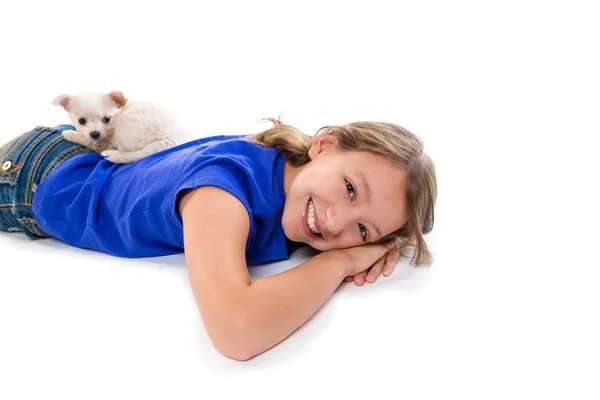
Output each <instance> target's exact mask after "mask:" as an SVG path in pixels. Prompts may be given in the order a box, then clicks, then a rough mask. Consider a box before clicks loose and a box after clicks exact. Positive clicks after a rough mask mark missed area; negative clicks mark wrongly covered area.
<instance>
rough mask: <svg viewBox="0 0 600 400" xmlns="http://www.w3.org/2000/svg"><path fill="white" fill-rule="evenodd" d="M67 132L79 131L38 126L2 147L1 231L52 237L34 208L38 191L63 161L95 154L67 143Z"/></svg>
mask: <svg viewBox="0 0 600 400" xmlns="http://www.w3.org/2000/svg"><path fill="white" fill-rule="evenodd" d="M67 129H75V128H74V127H72V126H70V125H60V126H57V127H55V128H50V127H45V126H38V127H36V128H34V129H33V130H31V131H29V132H26V133H24V134H22V135H20V136H17V137H16V138H14V139H13V140H11V141H10V142H8V143H7V144H5V145H3V146H1V147H0V230H5V231H23V232H24V233H25V234H26V235H27V236H29V237H32V238H39V237H49V236H48V235H47V234H46V233H45V232H43V231H42V230H41V229H40V227H39V226H38V224H37V222H36V221H35V217H34V215H33V212H32V209H31V204H32V202H33V196H34V193H35V190H36V188H37V187H38V185H39V184H40V182H42V180H44V178H46V176H48V174H49V173H51V172H52V171H54V169H55V168H56V167H57V166H58V165H60V163H62V162H63V161H65V160H68V159H69V158H71V157H73V156H75V155H78V154H83V153H93V151H92V150H90V149H88V148H87V147H84V146H81V145H79V144H76V143H71V142H69V141H67V140H65V139H64V138H63V137H62V135H61V133H62V132H63V131H64V130H67Z"/></svg>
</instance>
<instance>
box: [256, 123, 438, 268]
mask: <svg viewBox="0 0 600 400" xmlns="http://www.w3.org/2000/svg"><path fill="white" fill-rule="evenodd" d="M265 120H269V121H271V122H272V123H273V125H274V126H273V127H272V128H270V129H267V130H265V131H263V132H261V133H258V134H256V135H253V136H251V138H250V140H251V141H252V142H254V143H256V144H258V145H261V146H263V147H272V148H276V149H278V150H279V151H280V152H281V153H282V154H283V155H284V156H285V158H286V160H287V161H288V162H289V163H290V164H292V165H293V166H294V167H298V166H301V165H304V164H307V163H308V162H309V161H310V158H309V156H308V150H309V149H310V146H311V144H312V142H313V140H314V139H315V137H316V136H318V135H320V134H322V133H324V132H329V131H331V132H332V133H333V134H334V135H335V136H336V137H337V140H338V145H339V147H340V149H342V150H353V151H366V152H370V153H373V154H377V155H381V156H383V157H385V158H386V159H387V160H389V161H392V162H393V163H394V164H396V165H398V166H399V167H401V168H402V169H403V170H405V171H406V172H407V173H408V177H407V187H406V199H407V211H408V216H409V218H408V222H407V223H406V224H405V225H404V226H402V227H401V228H400V229H398V230H396V231H395V232H392V233H391V234H389V235H387V236H385V237H383V238H381V239H380V242H385V241H387V240H391V239H394V238H401V239H402V241H401V248H400V254H402V255H403V256H405V255H404V251H405V250H406V249H408V247H413V248H414V253H413V256H412V259H411V262H410V263H411V264H414V265H421V264H429V263H430V262H431V254H430V252H429V250H428V249H427V244H426V243H425V240H424V239H423V236H424V235H425V234H427V233H429V232H430V231H431V230H432V229H433V222H434V206H435V202H436V199H437V180H436V174H435V166H434V164H433V161H432V160H431V158H430V157H429V156H428V155H427V154H425V153H424V152H423V142H422V141H421V139H420V138H419V137H417V136H416V135H415V134H414V133H412V132H410V131H408V130H406V129H404V128H402V127H400V126H398V125H395V124H391V123H387V122H353V123H349V124H346V125H332V126H324V127H322V128H320V129H319V130H318V131H317V132H316V134H315V136H309V135H306V134H304V133H302V132H300V131H299V130H298V129H296V128H294V127H293V126H290V125H286V124H283V123H282V122H281V121H280V120H279V119H273V118H266V119H265ZM405 257H406V256H405Z"/></svg>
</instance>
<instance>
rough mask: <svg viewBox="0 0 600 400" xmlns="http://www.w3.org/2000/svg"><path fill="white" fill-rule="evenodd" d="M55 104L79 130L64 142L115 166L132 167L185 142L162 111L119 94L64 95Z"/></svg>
mask: <svg viewBox="0 0 600 400" xmlns="http://www.w3.org/2000/svg"><path fill="white" fill-rule="evenodd" d="M52 103H53V104H54V105H60V106H62V107H63V108H64V109H65V110H66V111H67V112H68V113H69V118H70V119H71V121H72V122H73V126H75V127H76V128H77V130H76V131H73V130H66V131H64V132H63V133H62V135H63V137H64V138H65V139H67V140H68V141H70V142H74V143H77V144H81V145H83V146H86V147H88V148H90V149H92V150H94V151H96V152H97V153H100V154H102V155H103V156H105V157H107V159H108V160H109V161H111V162H113V163H122V164H126V163H131V162H134V161H137V160H139V159H141V158H144V157H147V156H149V155H151V154H154V153H158V152H159V151H163V150H166V149H169V148H171V147H174V146H177V145H179V144H181V143H183V142H184V141H185V135H184V134H183V132H182V131H181V130H180V129H179V128H178V127H177V126H176V124H175V123H174V121H173V120H172V118H171V117H170V116H169V115H167V114H166V113H165V112H164V111H163V110H161V109H160V108H158V107H157V106H155V105H152V104H147V103H139V102H137V101H136V102H133V101H130V100H127V99H126V98H125V96H124V95H123V93H121V92H119V91H114V92H110V93H108V94H101V93H94V92H84V93H81V94H78V95H76V96H71V95H66V94H63V95H60V96H57V97H56V98H54V100H53V101H52Z"/></svg>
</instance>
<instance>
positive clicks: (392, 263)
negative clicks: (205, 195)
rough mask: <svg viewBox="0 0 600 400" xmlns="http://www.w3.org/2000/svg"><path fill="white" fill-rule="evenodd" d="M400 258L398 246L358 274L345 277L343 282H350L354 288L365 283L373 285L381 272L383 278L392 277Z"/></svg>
mask: <svg viewBox="0 0 600 400" xmlns="http://www.w3.org/2000/svg"><path fill="white" fill-rule="evenodd" d="M399 258H400V247H399V245H395V246H394V247H392V248H391V249H390V250H388V251H387V252H386V253H385V254H384V255H383V257H381V258H380V259H379V260H377V262H376V263H375V264H373V266H372V267H371V268H369V269H367V270H365V271H362V272H359V273H358V274H355V275H353V276H352V275H350V276H347V277H346V278H345V279H344V281H345V282H352V281H354V284H355V285H356V286H362V285H364V284H365V282H368V283H374V282H375V281H376V280H377V278H378V277H379V275H380V274H381V272H382V271H383V276H385V277H388V276H390V275H392V273H393V272H394V268H396V263H397V262H398V259H399Z"/></svg>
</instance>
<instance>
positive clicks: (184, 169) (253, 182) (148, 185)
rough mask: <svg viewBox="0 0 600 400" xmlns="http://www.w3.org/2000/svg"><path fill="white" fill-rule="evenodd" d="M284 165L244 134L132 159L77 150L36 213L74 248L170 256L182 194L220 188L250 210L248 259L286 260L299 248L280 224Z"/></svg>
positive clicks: (51, 180)
mask: <svg viewBox="0 0 600 400" xmlns="http://www.w3.org/2000/svg"><path fill="white" fill-rule="evenodd" d="M284 162H285V158H284V156H283V155H282V154H281V153H280V152H279V151H278V150H276V149H267V148H263V147H261V146H259V145H257V144H255V143H252V142H251V141H250V140H249V139H247V138H245V137H244V136H240V135H235V136H213V137H208V138H203V139H198V140H194V141H191V142H187V143H184V144H182V145H180V146H177V147H174V148H171V149H169V150H165V151H162V152H160V153H157V154H153V155H151V156H149V157H146V158H143V159H141V160H139V161H137V162H135V163H131V164H113V163H111V162H109V161H107V160H105V159H104V157H103V156H101V155H99V154H82V155H77V156H74V157H73V158H71V159H69V160H67V161H65V162H63V163H62V164H61V165H59V166H58V167H57V168H56V169H55V170H54V171H53V172H52V173H51V174H49V175H48V176H47V177H46V179H45V180H44V181H42V183H41V184H40V185H39V187H38V188H37V190H36V192H35V195H34V199H33V213H34V215H35V218H36V221H37V222H38V224H39V226H40V227H41V228H42V229H43V230H44V232H46V233H47V234H48V235H50V236H53V237H55V238H57V239H59V240H62V241H63V242H65V243H67V244H70V245H72V246H76V247H81V248H87V249H93V250H97V251H101V252H104V253H108V254H113V255H116V256H120V257H151V256H161V255H168V254H174V253H181V252H182V251H183V223H182V219H181V217H180V215H179V214H178V213H177V208H176V201H177V198H178V194H179V193H180V192H181V191H183V190H185V189H192V188H197V187H201V186H216V187H218V188H221V189H223V190H226V191H227V192H229V193H231V194H232V195H234V196H235V197H236V198H237V199H238V200H239V201H240V202H241V203H242V204H243V205H244V207H245V208H246V210H247V211H248V215H249V217H250V232H249V235H248V240H247V242H246V261H247V263H248V264H256V263H261V262H267V261H275V260H281V259H287V258H288V257H289V254H290V253H291V252H292V251H294V250H295V249H296V248H298V247H299V246H300V245H299V244H298V243H294V242H290V241H289V240H287V239H286V237H285V234H284V231H283V227H282V225H281V216H282V213H283V206H284V202H285V193H284V188H283V168H284Z"/></svg>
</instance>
